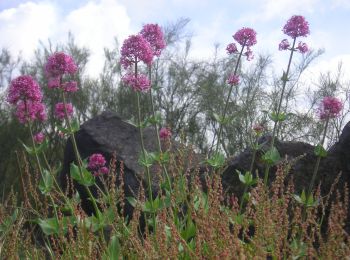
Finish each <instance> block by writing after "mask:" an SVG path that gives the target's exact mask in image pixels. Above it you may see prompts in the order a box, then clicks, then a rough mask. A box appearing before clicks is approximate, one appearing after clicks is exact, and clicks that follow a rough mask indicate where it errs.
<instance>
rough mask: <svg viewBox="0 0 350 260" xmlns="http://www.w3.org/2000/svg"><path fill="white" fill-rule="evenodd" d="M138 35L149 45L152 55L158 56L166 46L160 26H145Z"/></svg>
mask: <svg viewBox="0 0 350 260" xmlns="http://www.w3.org/2000/svg"><path fill="white" fill-rule="evenodd" d="M140 34H141V35H142V36H143V38H145V39H146V40H147V41H148V42H149V43H150V45H151V47H152V50H153V55H154V56H159V55H160V54H161V52H162V50H163V49H164V48H165V46H166V45H165V40H164V35H163V32H162V29H161V28H160V26H159V25H158V24H145V25H144V26H143V28H142V30H141V32H140Z"/></svg>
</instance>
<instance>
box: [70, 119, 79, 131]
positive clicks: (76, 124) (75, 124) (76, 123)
mask: <svg viewBox="0 0 350 260" xmlns="http://www.w3.org/2000/svg"><path fill="white" fill-rule="evenodd" d="M71 127H72V132H71V133H75V132H78V131H79V128H80V124H79V121H78V119H77V118H75V119H74V120H73V122H72V124H71Z"/></svg>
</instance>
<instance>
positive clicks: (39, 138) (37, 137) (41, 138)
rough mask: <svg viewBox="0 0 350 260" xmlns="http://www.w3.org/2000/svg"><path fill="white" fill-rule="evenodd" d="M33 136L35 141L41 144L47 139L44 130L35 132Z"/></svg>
mask: <svg viewBox="0 0 350 260" xmlns="http://www.w3.org/2000/svg"><path fill="white" fill-rule="evenodd" d="M33 138H34V142H36V143H37V144H41V143H42V142H43V141H44V139H45V135H44V134H43V133H42V132H39V133H37V134H35V135H34V136H33Z"/></svg>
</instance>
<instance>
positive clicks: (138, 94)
mask: <svg viewBox="0 0 350 260" xmlns="http://www.w3.org/2000/svg"><path fill="white" fill-rule="evenodd" d="M135 78H137V61H136V62H135ZM136 99H137V120H138V128H139V137H140V144H141V151H142V154H143V158H146V150H145V144H144V142H143V132H142V128H141V105H140V93H139V92H137V91H136ZM145 168H146V174H147V186H148V196H149V200H150V202H151V206H152V210H153V209H154V207H153V194H152V182H151V174H150V171H149V167H147V166H145ZM152 220H153V228H154V231H156V216H155V213H154V212H153V213H152ZM154 233H155V232H154Z"/></svg>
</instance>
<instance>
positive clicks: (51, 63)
mask: <svg viewBox="0 0 350 260" xmlns="http://www.w3.org/2000/svg"><path fill="white" fill-rule="evenodd" d="M77 70H78V67H77V65H76V64H75V62H74V60H73V58H72V57H71V56H69V55H67V54H65V53H64V52H56V53H54V54H53V55H51V56H50V57H49V58H48V59H47V63H46V65H45V72H46V74H47V76H48V77H50V78H57V77H61V76H63V75H64V74H74V73H76V72H77Z"/></svg>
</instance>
